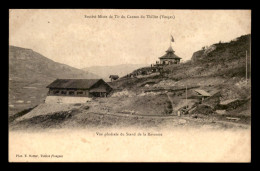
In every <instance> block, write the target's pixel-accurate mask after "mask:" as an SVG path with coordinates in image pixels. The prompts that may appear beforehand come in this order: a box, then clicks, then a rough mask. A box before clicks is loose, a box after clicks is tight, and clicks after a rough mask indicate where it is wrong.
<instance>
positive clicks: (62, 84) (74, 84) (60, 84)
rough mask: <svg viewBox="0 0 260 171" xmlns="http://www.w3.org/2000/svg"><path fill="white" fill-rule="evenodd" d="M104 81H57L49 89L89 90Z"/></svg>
mask: <svg viewBox="0 0 260 171" xmlns="http://www.w3.org/2000/svg"><path fill="white" fill-rule="evenodd" d="M100 80H102V79H56V80H55V81H53V82H52V83H51V84H50V85H48V86H47V88H75V89H89V88H91V87H92V86H93V85H94V84H96V83H97V82H98V81H100Z"/></svg>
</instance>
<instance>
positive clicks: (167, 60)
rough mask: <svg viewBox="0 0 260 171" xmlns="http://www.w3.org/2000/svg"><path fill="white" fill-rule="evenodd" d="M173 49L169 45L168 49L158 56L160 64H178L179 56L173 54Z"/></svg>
mask: <svg viewBox="0 0 260 171" xmlns="http://www.w3.org/2000/svg"><path fill="white" fill-rule="evenodd" d="M174 53H175V51H174V50H173V49H172V47H171V46H170V47H169V48H168V50H166V54H165V55H163V56H162V57H159V59H160V64H163V65H167V64H179V63H180V60H181V58H180V57H178V56H177V55H175V54H174Z"/></svg>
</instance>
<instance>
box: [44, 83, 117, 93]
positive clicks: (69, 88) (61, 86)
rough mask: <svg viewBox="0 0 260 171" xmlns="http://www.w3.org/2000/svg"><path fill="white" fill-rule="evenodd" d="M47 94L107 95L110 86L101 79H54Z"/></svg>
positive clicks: (110, 89)
mask: <svg viewBox="0 0 260 171" xmlns="http://www.w3.org/2000/svg"><path fill="white" fill-rule="evenodd" d="M47 88H49V92H48V96H72V97H107V95H108V94H109V93H110V92H111V91H112V88H111V87H110V86H109V85H108V84H107V83H106V82H105V81H104V80H103V79H56V80H55V81H53V82H52V83H51V84H50V85H48V86H47Z"/></svg>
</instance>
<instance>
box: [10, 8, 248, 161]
mask: <svg viewBox="0 0 260 171" xmlns="http://www.w3.org/2000/svg"><path fill="white" fill-rule="evenodd" d="M8 105H9V112H8V115H9V119H8V124H9V162H246V163H248V162H251V10H184V9H183V10H174V9H172V10H170V9H167V10H163V9H162V10H158V9H156V10H155V9H150V10H147V9H10V10H9V104H8Z"/></svg>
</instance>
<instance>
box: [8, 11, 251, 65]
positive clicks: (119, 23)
mask: <svg viewBox="0 0 260 171" xmlns="http://www.w3.org/2000/svg"><path fill="white" fill-rule="evenodd" d="M9 14H10V15H9V44H10V45H13V46H19V47H23V48H29V49H32V50H34V51H36V52H38V53H40V54H42V55H43V56H45V57H47V58H49V59H51V60H53V61H55V62H60V63H63V64H67V65H70V66H72V67H76V68H79V69H81V68H85V67H90V66H111V65H120V64H147V65H150V64H152V63H155V62H156V61H157V60H158V57H160V56H163V55H164V54H165V51H166V50H167V49H168V48H169V46H170V45H171V46H172V47H173V49H174V51H175V54H176V55H177V56H179V57H181V58H182V61H186V60H189V59H191V57H192V54H193V53H194V52H195V51H198V50H200V49H201V48H202V47H203V46H210V45H212V44H214V43H218V42H219V41H222V42H227V41H230V40H233V39H235V38H236V37H239V36H241V35H245V34H250V33H251V11H250V10H122V9H121V10H111V9H110V10H109V9H106V10H104V9H103V10H102V9H10V11H9ZM98 15H102V16H107V18H104V17H102V18H98ZM147 15H152V17H150V18H148V17H147ZM91 16H96V18H90V17H91ZM109 16H112V17H113V18H109ZM115 16H118V18H115ZM122 16H124V17H125V18H121V17H122ZM141 16H144V18H141ZM160 16H164V17H162V18H160ZM134 17H139V18H134ZM157 17H158V18H157ZM171 35H172V36H173V37H174V42H172V43H171V42H170V39H171Z"/></svg>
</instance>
